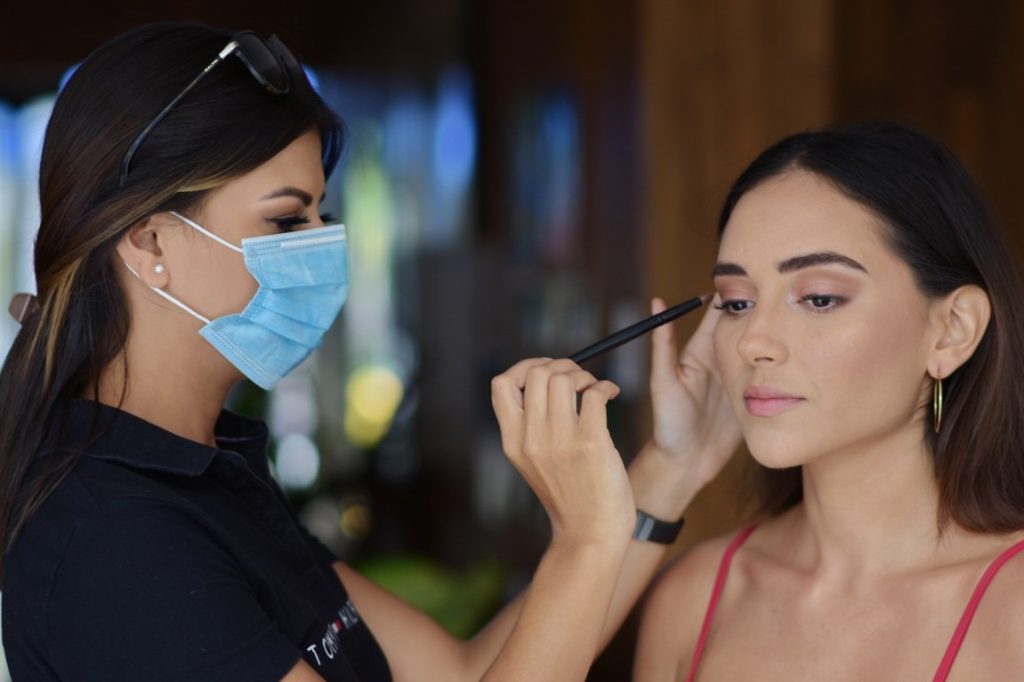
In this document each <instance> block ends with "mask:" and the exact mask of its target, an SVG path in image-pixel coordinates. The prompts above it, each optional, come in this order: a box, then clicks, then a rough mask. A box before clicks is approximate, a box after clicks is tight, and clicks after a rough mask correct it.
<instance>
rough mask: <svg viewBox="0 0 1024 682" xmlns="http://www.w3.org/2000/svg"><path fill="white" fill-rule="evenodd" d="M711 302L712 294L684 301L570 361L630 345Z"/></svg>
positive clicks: (606, 339) (578, 354)
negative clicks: (636, 339)
mask: <svg viewBox="0 0 1024 682" xmlns="http://www.w3.org/2000/svg"><path fill="white" fill-rule="evenodd" d="M710 300H711V294H705V295H704V296H697V297H696V298H691V299H690V300H688V301H683V302H682V303H680V304H679V305H674V306H672V307H671V308H666V309H665V310H662V311H661V312H660V313H658V314H656V315H652V316H650V317H648V318H647V319H646V320H640V321H639V322H637V323H636V324H631V325H629V326H628V327H626V328H625V329H622V330H620V331H617V332H615V333H614V334H612V335H611V336H609V337H607V338H604V339H601V340H600V341H598V342H597V343H595V344H592V345H590V346H587V347H586V348H584V349H583V350H581V351H577V352H575V353H573V354H572V355H570V356H569V359H570V360H572V361H573V362H575V363H577V364H579V363H581V362H586V361H587V360H590V359H591V358H594V357H597V356H598V355H601V354H602V353H607V352H608V351H610V350H612V349H613V348H618V347H619V346H621V345H622V344H624V343H628V342H629V341H632V340H633V339H635V338H636V337H638V336H643V335H644V334H646V333H647V332H649V331H651V330H652V329H654V328H655V327H660V326H661V325H663V324H666V323H668V322H671V321H672V320H674V319H676V318H679V317H682V316H683V315H685V314H686V313H688V312H690V311H691V310H696V309H697V308H699V307H701V306H702V305H704V304H705V303H707V302H708V301H710Z"/></svg>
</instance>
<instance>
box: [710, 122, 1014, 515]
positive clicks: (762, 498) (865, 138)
mask: <svg viewBox="0 0 1024 682" xmlns="http://www.w3.org/2000/svg"><path fill="white" fill-rule="evenodd" d="M796 169H800V170H805V171H809V172H811V173H814V174H816V175H818V176H819V177H822V178H824V179H826V180H828V181H830V182H831V183H832V184H833V185H834V186H835V187H837V188H838V189H839V190H840V191H842V192H843V193H844V194H846V195H847V196H849V197H850V198H852V199H853V200H855V201H857V202H859V203H860V204H862V205H863V206H865V207H866V208H868V209H869V210H871V211H873V212H874V213H875V214H876V215H878V216H879V217H880V218H881V220H882V221H883V223H884V224H885V225H886V227H887V228H888V235H887V236H888V240H889V244H890V246H891V248H892V250H893V252H894V253H896V254H897V255H899V256H900V257H901V258H902V259H903V261H904V262H906V263H907V265H908V266H909V267H910V269H911V270H912V271H913V274H914V278H915V281H916V282H917V285H918V287H919V288H920V290H921V291H922V292H923V293H924V294H925V295H926V296H929V297H941V296H944V295H946V294H949V293H951V292H952V291H954V290H956V289H957V288H958V287H961V286H964V285H968V284H973V285H977V286H979V287H981V288H982V289H984V290H985V291H986V292H987V294H988V297H989V300H990V301H991V305H992V319H991V321H990V322H989V325H988V328H987V329H986V331H985V334H984V336H983V338H982V340H981V343H980V344H979V345H978V347H977V349H976V350H975V352H974V354H973V356H972V357H971V358H970V359H969V360H968V361H967V362H965V363H964V364H963V365H962V366H961V367H960V368H959V369H958V370H957V371H955V372H953V373H952V374H951V375H950V376H949V377H947V378H944V387H945V390H944V393H945V400H944V410H943V418H942V423H941V429H940V431H939V433H938V434H935V433H934V421H933V419H934V417H933V416H932V411H931V409H930V408H931V405H930V404H929V405H928V406H923V407H926V408H927V409H926V413H927V414H928V415H929V418H928V419H926V420H925V421H926V425H925V426H926V430H925V433H924V434H923V437H924V439H925V442H926V443H928V444H929V446H930V448H931V452H932V455H933V458H934V465H935V476H936V480H937V482H938V488H939V508H938V518H937V521H938V524H939V527H940V528H943V527H945V525H946V524H947V523H948V521H950V520H952V521H954V522H955V523H957V524H959V525H960V526H962V527H964V528H966V529H969V530H973V531H978V532H987V533H1004V532H1009V531H1014V530H1019V529H1021V528H1024V453H1022V450H1021V449H1022V446H1024V390H1022V389H1024V386H1022V383H1024V353H1022V349H1024V310H1022V306H1024V286H1022V283H1021V278H1020V274H1019V272H1018V270H1017V268H1016V264H1015V262H1014V260H1013V257H1012V256H1011V251H1010V249H1009V248H1008V247H1007V244H1006V241H1005V239H1004V237H1003V235H1002V233H1001V230H1000V229H999V227H998V225H997V224H996V222H995V220H994V218H993V216H992V213H991V211H990V210H989V208H988V206H987V204H986V202H985V200H984V199H983V197H982V195H981V193H980V191H979V190H978V188H977V187H976V186H975V184H974V182H973V181H972V180H971V178H970V177H969V175H968V174H967V172H966V171H965V170H964V168H963V166H961V164H960V162H959V161H958V160H957V159H956V157H955V156H954V155H953V153H952V152H951V151H950V150H949V149H947V148H946V147H945V146H943V145H942V144H940V143H939V142H937V141H935V140H934V139H932V138H930V137H928V136H927V135H925V134H924V133H921V132H919V131H917V130H914V129H912V128H909V127H907V126H904V125H899V124H895V123H873V124H860V125H852V126H844V127H836V128H831V129H827V130H822V131H816V132H805V133H800V134H797V135H793V136H791V137H787V138H785V139H784V140H782V141H780V142H778V143H777V144H775V145H773V146H772V147H771V148H769V149H767V150H766V151H764V152H763V153H762V154H761V155H760V156H758V157H757V159H755V160H754V162H753V163H752V164H751V165H750V166H749V167H748V168H747V169H746V170H745V171H744V172H743V173H742V174H741V175H740V177H739V178H738V179H737V180H736V182H735V183H734V184H733V186H732V189H731V190H730V191H729V193H728V195H727V196H726V199H725V204H724V206H723V207H722V212H721V215H720V218H719V222H718V234H719V238H721V235H722V233H723V231H724V230H725V228H726V225H727V223H728V222H729V216H730V215H731V214H732V211H733V209H734V208H735V206H736V203H737V202H738V201H739V200H740V198H741V197H742V196H743V195H744V194H745V193H746V192H748V191H750V190H751V189H753V188H754V187H756V186H757V185H759V184H760V183H762V182H764V181H765V180H767V179H769V178H772V177H776V176H778V175H781V174H784V173H787V172H789V171H792V170H796ZM754 467H755V477H754V478H755V482H754V492H755V496H756V498H757V503H758V505H759V511H760V512H761V513H765V514H778V513H780V512H782V511H784V510H785V509H788V508H790V507H792V506H793V505H795V504H797V503H798V502H800V500H801V499H802V498H803V488H802V486H803V484H802V478H801V472H800V468H799V467H796V468H790V469H776V470H773V469H768V468H767V467H764V466H761V465H759V464H756V463H755V464H754Z"/></svg>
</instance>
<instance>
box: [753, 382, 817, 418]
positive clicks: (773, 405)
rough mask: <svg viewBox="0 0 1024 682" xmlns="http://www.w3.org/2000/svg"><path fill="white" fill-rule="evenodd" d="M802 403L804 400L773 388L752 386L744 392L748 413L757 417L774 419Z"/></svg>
mask: <svg viewBox="0 0 1024 682" xmlns="http://www.w3.org/2000/svg"><path fill="white" fill-rule="evenodd" d="M802 401H803V398H800V397H798V396H794V395H789V394H788V393H783V392H782V391H779V390H777V389H774V388H772V387H771V386H751V387H750V388H748V389H747V390H746V391H744V392H743V402H745V403H746V404H747V412H749V413H750V414H752V415H754V416H755V417H774V416H775V415H777V414H782V413H783V412H785V411H786V410H788V409H790V408H791V407H794V406H795V405H797V404H798V403H800V402H802Z"/></svg>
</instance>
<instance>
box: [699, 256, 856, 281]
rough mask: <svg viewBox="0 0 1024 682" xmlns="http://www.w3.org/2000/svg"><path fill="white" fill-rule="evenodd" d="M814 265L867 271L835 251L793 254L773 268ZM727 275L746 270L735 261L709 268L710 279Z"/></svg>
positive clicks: (784, 269)
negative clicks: (801, 254)
mask: <svg viewBox="0 0 1024 682" xmlns="http://www.w3.org/2000/svg"><path fill="white" fill-rule="evenodd" d="M815 265H842V266H845V267H848V268H851V269H853V270H860V271H861V272H864V273H867V271H868V269H867V268H865V267H864V266H863V265H861V264H860V263H858V262H857V261H855V260H854V259H852V258H850V257H849V256H844V255H843V254H841V253H836V252H835V251H821V252H818V253H808V254H805V255H803V256H794V257H793V258H787V259H786V260H784V261H782V262H781V263H779V264H778V265H776V266H775V268H776V269H777V270H778V271H779V272H780V273H787V272H793V271H794V270H802V269H804V268H810V267H814V266H815ZM727 275H736V276H739V277H746V276H747V271H746V270H745V269H744V268H743V266H742V265H737V264H736V263H716V264H715V267H714V268H712V270H711V278H712V279H714V278H715V277H723V276H727Z"/></svg>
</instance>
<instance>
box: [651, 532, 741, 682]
mask: <svg viewBox="0 0 1024 682" xmlns="http://www.w3.org/2000/svg"><path fill="white" fill-rule="evenodd" d="M735 536H736V534H735V533H731V534H729V535H724V536H721V537H717V538H714V539H712V540H707V541H704V542H700V543H698V544H696V545H694V546H692V547H690V548H688V549H687V550H685V551H684V552H682V553H681V554H679V555H678V556H676V557H675V558H674V559H672V560H671V561H670V562H669V563H668V564H666V565H665V567H664V568H663V569H662V571H661V573H660V574H659V575H658V577H657V578H656V580H655V582H654V585H653V587H652V588H651V591H650V593H649V594H648V596H647V598H646V600H645V602H644V607H643V617H642V621H641V625H640V636H639V644H638V648H637V656H636V667H635V669H634V680H636V681H637V682H640V681H642V680H648V679H652V680H653V679H668V678H670V677H674V675H675V671H676V670H677V669H678V667H679V665H680V663H681V662H683V661H688V660H689V659H690V657H691V655H692V653H693V650H694V648H695V646H696V643H697V639H698V636H699V634H700V628H701V625H702V623H703V621H704V613H705V611H706V610H707V606H708V600H709V599H710V597H711V591H712V589H713V587H714V583H715V576H716V574H717V572H718V566H719V564H720V563H721V560H722V555H723V554H724V552H725V550H726V548H727V547H728V546H729V543H730V542H731V541H732V540H733V538H735Z"/></svg>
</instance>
